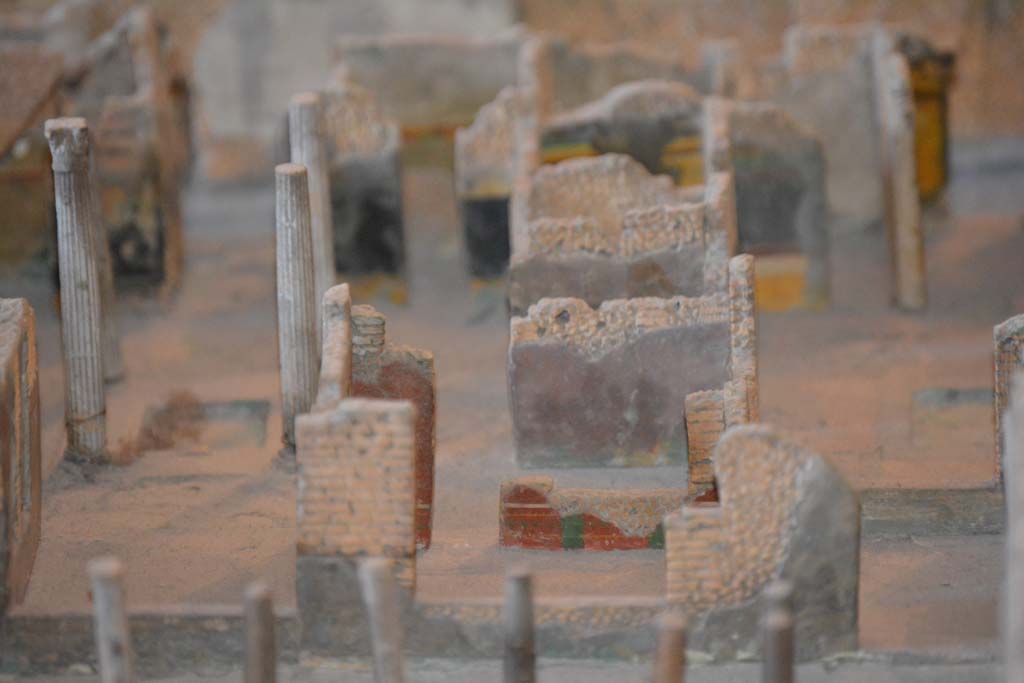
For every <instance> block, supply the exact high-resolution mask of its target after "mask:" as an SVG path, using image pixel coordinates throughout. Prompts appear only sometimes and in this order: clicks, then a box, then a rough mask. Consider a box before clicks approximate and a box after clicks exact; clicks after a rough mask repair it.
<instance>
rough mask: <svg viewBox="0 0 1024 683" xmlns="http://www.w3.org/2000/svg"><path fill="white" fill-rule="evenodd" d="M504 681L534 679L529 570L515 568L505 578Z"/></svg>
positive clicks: (527, 682)
mask: <svg viewBox="0 0 1024 683" xmlns="http://www.w3.org/2000/svg"><path fill="white" fill-rule="evenodd" d="M504 671H505V676H504V681H505V683H533V682H534V681H535V680H537V674H536V654H535V652H534V635H533V586H532V582H531V580H530V573H529V572H528V571H527V570H526V569H524V568H522V567H514V568H512V569H511V570H509V572H508V576H507V577H506V578H505V666H504Z"/></svg>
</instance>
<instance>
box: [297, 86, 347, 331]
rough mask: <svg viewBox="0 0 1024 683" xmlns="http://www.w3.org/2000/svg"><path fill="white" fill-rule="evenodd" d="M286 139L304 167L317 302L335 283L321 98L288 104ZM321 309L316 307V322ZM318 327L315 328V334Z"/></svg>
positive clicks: (309, 97)
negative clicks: (311, 227)
mask: <svg viewBox="0 0 1024 683" xmlns="http://www.w3.org/2000/svg"><path fill="white" fill-rule="evenodd" d="M288 138H289V141H290V143H291V155H292V163H296V164H302V165H303V166H305V167H306V171H307V173H308V177H309V211H310V220H311V222H312V226H313V264H314V273H315V278H316V279H315V283H316V300H317V301H318V302H319V301H322V300H323V297H324V293H326V292H327V290H328V289H330V288H331V287H333V286H334V284H335V279H336V278H335V272H334V228H333V225H332V219H331V190H330V184H329V170H328V161H327V130H326V127H325V125H324V109H323V98H322V97H321V96H320V94H319V93H315V92H307V93H302V94H300V95H296V96H295V97H293V98H292V100H291V103H290V104H289V105H288ZM319 315H320V307H319V306H317V316H318V319H319ZM319 333H320V326H319V324H318V325H317V334H318V335H319Z"/></svg>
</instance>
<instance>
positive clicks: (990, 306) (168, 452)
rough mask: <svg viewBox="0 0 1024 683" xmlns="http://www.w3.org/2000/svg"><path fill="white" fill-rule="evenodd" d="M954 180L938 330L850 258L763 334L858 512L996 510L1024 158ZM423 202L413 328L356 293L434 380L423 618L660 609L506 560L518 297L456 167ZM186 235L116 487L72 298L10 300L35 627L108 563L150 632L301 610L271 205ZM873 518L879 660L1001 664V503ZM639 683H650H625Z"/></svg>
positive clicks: (126, 420)
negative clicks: (40, 463) (37, 483)
mask: <svg viewBox="0 0 1024 683" xmlns="http://www.w3.org/2000/svg"><path fill="white" fill-rule="evenodd" d="M1008 149H1009V152H1008V151H1007V150H1008ZM993 150H994V151H993ZM431 156H433V155H431ZM441 156H442V157H443V156H444V155H441ZM417 161H422V160H421V159H417ZM956 168H957V169H958V170H959V171H961V175H960V176H959V177H958V178H957V180H956V181H955V184H954V187H953V190H952V204H953V207H954V217H953V219H952V220H951V221H950V223H949V224H947V225H944V226H940V227H937V228H935V229H934V230H933V231H932V232H931V233H930V234H929V237H928V240H929V244H928V259H929V289H930V294H931V306H930V308H929V312H928V313H927V314H922V315H903V314H899V313H896V312H892V311H891V310H889V308H888V306H887V301H886V293H887V291H888V289H887V286H886V281H885V273H886V270H887V263H886V260H885V259H886V256H885V254H886V251H885V244H884V237H883V236H882V235H881V234H877V235H870V236H863V235H840V236H837V238H836V239H835V240H834V244H833V262H834V273H835V281H834V284H833V292H834V307H833V309H832V310H831V311H830V312H827V313H791V314H772V315H762V316H761V320H760V324H761V335H760V344H761V347H760V348H761V382H762V385H761V386H762V388H761V405H762V417H763V420H764V421H766V422H771V423H774V424H775V425H777V426H779V427H781V428H784V429H787V430H789V431H791V432H793V433H796V434H797V435H799V436H800V437H801V438H803V439H804V440H805V441H806V442H807V443H809V444H810V445H812V446H813V447H815V448H817V449H818V450H819V451H820V452H821V453H822V454H823V455H827V456H829V457H831V458H832V460H833V461H834V462H835V463H836V464H837V465H838V467H839V468H840V469H841V471H842V472H843V474H845V475H846V476H847V477H848V478H849V480H850V482H851V483H852V484H853V485H854V486H855V487H856V488H858V489H877V488H887V489H890V488H892V489H895V488H902V489H948V488H977V487H983V486H985V485H987V484H988V483H989V482H990V480H991V478H992V475H993V472H994V470H993V452H994V451H993V437H992V411H991V393H990V392H991V385H992V369H991V353H992V326H993V325H994V324H996V323H998V322H1000V321H1002V320H1004V319H1005V318H1007V317H1009V316H1010V315H1012V314H1014V313H1018V312H1020V311H1021V310H1024V286H1022V282H1021V272H1024V227H1022V224H1021V211H1022V208H1024V199H1022V197H1024V192H1022V190H1024V147H1021V146H1020V145H1017V146H1015V147H1013V146H1011V147H1007V146H1006V145H1000V146H992V147H985V148H980V147H979V148H969V149H966V150H963V153H962V154H961V155H960V156H958V158H957V164H956ZM1013 188H1016V190H1014V189H1013ZM405 194H406V196H405V215H406V217H407V218H406V219H407V239H408V248H409V259H410V261H409V269H410V277H411V281H410V286H409V288H408V289H409V292H410V297H409V303H408V305H407V306H397V305H394V304H391V303H389V302H388V301H386V300H385V297H383V296H382V294H381V292H383V291H384V290H383V288H378V290H377V293H376V294H374V293H373V292H372V291H369V290H372V288H367V287H355V288H354V291H353V298H354V300H355V302H356V303H372V304H374V305H375V306H377V307H378V309H379V310H381V312H383V313H384V314H385V315H386V316H387V319H388V337H389V339H391V340H394V341H395V342H398V343H409V344H412V345H415V346H418V347H421V348H425V349H430V350H432V351H433V352H434V353H435V356H436V367H437V375H438V386H437V390H438V420H439V422H438V434H437V444H438V445H437V474H436V480H437V488H436V498H435V500H436V503H435V515H434V530H435V532H434V544H433V547H432V548H431V549H430V550H429V551H427V552H426V553H425V554H424V555H422V556H421V558H420V560H419V563H418V569H419V572H418V576H419V579H418V581H419V584H418V589H417V590H418V594H419V596H420V599H422V600H427V601H432V600H448V599H453V598H462V597H464V598H473V597H481V596H496V595H500V592H501V583H502V576H503V572H504V567H505V566H506V565H508V564H510V563H511V562H513V561H521V560H526V561H527V562H528V563H529V564H530V565H531V567H533V569H534V570H535V572H536V574H537V589H538V593H539V595H540V597H541V598H542V599H543V597H544V596H545V595H556V594H557V595H573V594H575V595H602V594H604V595H607V594H622V595H652V596H653V595H659V594H661V593H662V591H663V555H662V553H661V552H660V551H635V552H626V553H624V552H615V553H545V552H530V551H512V550H499V549H498V546H497V524H498V515H497V509H498V489H499V485H500V482H501V481H502V480H503V479H506V478H508V477H510V476H514V475H515V474H517V473H518V471H517V469H516V466H515V462H514V457H513V445H512V440H511V424H510V418H509V414H508V410H507V401H506V381H505V363H506V344H507V330H508V324H507V319H506V313H505V304H504V291H503V287H502V285H501V284H500V283H499V284H491V285H475V284H473V283H471V282H470V280H469V278H468V276H466V275H465V274H464V273H465V268H464V266H463V260H464V256H463V252H462V247H461V244H460V242H459V239H460V237H459V235H460V233H459V228H458V225H459V224H458V221H457V217H456V215H455V200H454V197H453V193H452V184H451V175H450V170H449V168H448V165H447V163H446V162H445V163H441V162H437V161H436V160H435V163H432V164H422V163H417V164H416V165H409V166H407V175H406V190H405ZM186 219H187V243H188V257H187V273H186V275H185V277H184V285H183V288H182V290H181V292H180V293H179V295H178V296H177V298H176V299H175V300H173V301H171V302H169V303H168V304H167V305H166V306H165V307H163V308H162V307H160V306H159V305H157V304H156V303H153V302H151V301H150V300H148V299H145V298H142V297H132V298H123V299H122V300H121V301H120V302H119V321H120V325H121V329H122V332H123V354H124V359H125V366H126V379H125V380H124V381H122V382H121V383H119V384H117V385H114V386H113V387H111V388H109V391H108V425H109V426H108V432H109V438H110V443H111V445H112V449H113V450H114V452H115V453H116V454H118V455H119V457H121V458H122V459H123V460H124V461H125V462H130V464H128V465H126V466H124V467H118V468H112V469H109V470H107V471H104V472H102V473H101V474H99V475H98V477H97V480H96V481H95V482H93V483H85V482H82V481H81V480H79V479H77V478H76V477H75V476H72V475H69V474H68V473H67V472H64V471H62V470H60V469H58V465H59V458H60V454H61V449H62V423H61V420H62V401H63V398H62V372H61V367H60V355H59V331H58V319H57V317H56V314H55V310H54V306H53V299H52V292H51V289H50V283H49V280H48V278H47V277H46V274H45V273H42V272H40V273H38V274H35V275H32V274H29V275H25V274H21V275H18V276H8V277H4V278H3V279H0V296H28V297H29V298H30V300H31V302H32V304H33V306H34V307H35V309H36V313H37V316H38V320H39V339H40V386H41V393H42V401H43V418H44V459H45V465H44V469H45V471H47V472H50V473H52V475H51V476H50V479H49V481H48V484H47V488H46V490H45V492H44V509H43V514H44V517H43V540H42V544H41V546H40V549H39V554H38V557H37V560H36V569H35V572H34V575H33V578H32V582H31V585H30V588H29V593H28V597H27V600H26V602H25V604H24V605H22V606H21V607H18V608H17V609H16V613H21V614H41V613H56V612H68V611H85V610H87V609H88V608H89V593H88V588H87V579H86V575H85V563H86V561H87V560H88V559H89V558H91V557H94V556H97V555H100V554H106V553H112V554H115V555H118V556H119V557H121V558H122V559H123V560H124V562H125V564H126V566H127V577H126V588H127V593H128V597H129V601H130V605H131V606H132V607H141V606H155V605H170V604H207V605H209V604H237V603H239V602H240V601H241V596H242V591H243V588H244V586H245V584H246V583H247V582H249V581H250V580H252V579H254V578H256V577H264V578H266V579H268V580H269V581H270V583H271V585H272V588H273V590H274V594H275V601H276V603H277V604H278V605H279V606H282V607H288V606H294V604H295V595H294V586H293V583H294V555H295V551H294V525H295V506H294V484H293V480H292V477H291V475H288V474H285V473H283V472H281V471H279V470H276V469H274V468H273V467H272V464H271V463H272V460H273V457H274V455H275V454H276V452H277V449H278V448H279V444H280V433H281V430H280V412H279V398H278V379H277V370H276V349H275V339H276V334H275V313H274V301H275V294H274V270H273V269H274V254H273V195H272V188H270V187H249V188H234V189H219V190H215V189H213V188H209V187H204V186H201V185H200V186H194V187H192V188H191V190H190V191H189V194H188V197H187V207H186ZM367 292H369V293H368V294H367ZM947 389H956V390H959V391H952V392H951V391H946V390H947ZM147 415H148V417H147ZM558 481H559V485H560V486H581V485H594V486H614V485H620V486H629V487H644V486H648V487H654V486H666V485H675V484H676V483H677V482H676V481H674V480H673V477H671V476H669V473H668V472H667V471H665V470H621V471H611V472H609V471H607V470H603V471H599V472H596V471H595V472H586V471H578V472H573V471H560V472H559V473H558ZM678 484H679V485H682V482H681V481H679V482H678ZM940 498H941V497H940ZM950 501H952V502H950ZM864 506H865V537H864V541H863V543H862V559H861V571H862V581H861V616H860V619H861V627H860V628H861V644H862V647H863V648H864V649H865V650H869V651H895V650H915V651H920V652H935V653H938V652H941V653H942V654H943V657H944V658H947V659H948V658H949V657H954V658H955V657H958V656H963V657H966V658H968V659H970V660H976V659H981V660H987V659H989V658H990V657H991V656H992V655H993V654H994V652H995V637H996V632H997V631H996V619H997V611H996V599H997V591H998V584H999V580H1000V576H1001V563H1002V540H1001V536H1000V535H999V534H1000V533H1001V526H1002V522H1001V518H1002V515H1001V501H1000V499H999V496H998V495H997V494H994V493H991V494H985V495H980V496H977V497H975V498H970V499H964V500H961V499H959V498H957V497H956V496H953V497H952V498H948V497H947V498H943V499H941V500H939V502H938V503H936V499H935V498H934V497H930V496H929V494H925V495H924V496H921V497H918V498H913V497H901V496H899V495H896V496H890V497H884V496H883V497H878V496H875V497H872V496H871V495H866V496H865V501H864ZM936 510H938V512H936ZM979 531H980V532H982V533H980V534H979V533H978V532H979ZM968 534H970V535H968ZM623 666H626V665H623ZM442 668H443V667H442ZM818 669H820V666H819V667H818ZM982 670H984V671H986V672H988V671H989V667H987V666H983V667H981V668H980V669H978V670H977V671H976V673H978V675H977V676H975V675H974V674H973V673H972V674H969V675H967V676H966V678H964V679H959V680H966V679H967V678H970V679H971V680H981V676H982V674H981V673H980V672H981V671H982ZM637 671H639V670H637ZM643 671H646V669H643ZM738 671H739V669H738ZM722 672H723V673H722V674H721V675H727V670H726V669H722ZM294 673H295V680H316V679H315V678H306V676H312V675H313V674H312V673H310V672H305V673H304V672H303V671H301V670H298V671H296V672H294ZM751 673H753V670H751ZM738 675H742V674H738ZM915 675H916V674H915ZM630 677H635V678H637V679H639V678H640V675H639V674H638V675H637V676H632V674H627V673H624V674H623V678H618V679H616V680H624V679H629V678H630ZM747 677H749V674H748V675H747ZM441 678H444V676H441ZM441 678H438V680H441ZM424 680H428V679H426V678H424ZM444 680H452V679H450V678H444ZM466 680H469V678H467V679H466ZM590 680H598V679H596V678H592V677H591V678H590ZM609 680H611V679H609ZM697 680H701V678H700V676H698V677H697ZM715 680H731V679H729V678H722V679H719V678H716V679H715ZM808 680H814V679H813V678H811V677H810V674H809V675H808ZM830 680H832V679H830ZM842 680H847V679H842ZM849 680H860V679H857V678H850V679H849ZM873 680H884V679H879V678H875V679H873ZM901 680H916V679H910V678H901ZM922 680H924V678H923V677H922ZM950 680H953V679H950Z"/></svg>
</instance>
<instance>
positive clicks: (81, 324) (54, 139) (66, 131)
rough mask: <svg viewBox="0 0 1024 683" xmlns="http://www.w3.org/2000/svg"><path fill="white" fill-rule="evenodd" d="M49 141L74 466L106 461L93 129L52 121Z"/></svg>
mask: <svg viewBox="0 0 1024 683" xmlns="http://www.w3.org/2000/svg"><path fill="white" fill-rule="evenodd" d="M45 131H46V138H47V140H48V141H49V143H50V153H51V155H52V157H53V184H54V199H55V204H56V209H57V253H58V262H59V269H60V282H61V333H62V337H63V341H64V422H65V426H66V429H67V450H66V452H65V457H66V458H67V459H68V460H71V461H73V462H89V463H97V462H102V461H104V460H105V459H106V457H107V456H106V446H107V424H106V395H105V393H104V387H103V359H102V356H101V353H102V351H101V344H102V333H101V331H100V325H101V321H102V312H101V311H102V308H101V295H100V272H99V271H100V264H99V263H98V259H97V256H96V248H95V247H96V234H97V231H98V229H99V228H98V227H97V226H95V225H93V222H94V221H95V219H96V217H97V215H98V211H97V210H94V208H93V206H92V203H93V201H94V199H95V197H96V194H95V192H94V191H93V189H92V188H91V187H90V186H89V180H90V172H89V168H90V161H89V129H88V127H87V126H86V123H85V119H80V118H66V119H51V120H49V121H47V122H46V128H45Z"/></svg>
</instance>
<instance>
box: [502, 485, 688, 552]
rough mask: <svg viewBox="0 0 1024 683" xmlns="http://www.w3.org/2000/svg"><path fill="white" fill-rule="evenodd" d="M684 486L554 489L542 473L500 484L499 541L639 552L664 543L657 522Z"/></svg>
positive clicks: (677, 502) (679, 499) (680, 499)
mask: <svg viewBox="0 0 1024 683" xmlns="http://www.w3.org/2000/svg"><path fill="white" fill-rule="evenodd" d="M686 498H687V494H686V490H685V489H682V488H678V489H652V490H636V491H609V490H599V489H557V488H555V486H554V483H553V482H552V480H551V479H550V478H548V477H521V478H519V479H513V480H510V481H506V482H503V483H502V485H501V508H500V519H499V529H498V531H499V542H500V544H501V545H502V546H506V547H518V548H529V549H536V550H642V549H649V548H650V549H660V548H664V547H665V534H664V528H663V527H662V520H663V519H664V517H665V515H666V514H668V513H669V512H672V511H674V510H677V509H679V508H680V507H681V506H682V505H683V503H684V501H685V500H686Z"/></svg>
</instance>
